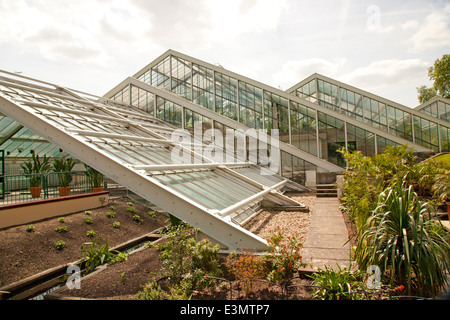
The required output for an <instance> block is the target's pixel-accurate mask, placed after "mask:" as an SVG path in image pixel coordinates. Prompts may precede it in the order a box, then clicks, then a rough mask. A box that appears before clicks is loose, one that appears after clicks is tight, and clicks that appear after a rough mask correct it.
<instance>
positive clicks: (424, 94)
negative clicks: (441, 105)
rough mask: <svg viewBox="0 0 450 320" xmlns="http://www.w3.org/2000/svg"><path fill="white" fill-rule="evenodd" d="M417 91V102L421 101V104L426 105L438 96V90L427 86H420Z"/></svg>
mask: <svg viewBox="0 0 450 320" xmlns="http://www.w3.org/2000/svg"><path fill="white" fill-rule="evenodd" d="M416 89H417V94H418V95H417V100H419V102H420V103H425V102H427V101H428V100H430V99H431V98H434V97H435V96H436V94H437V92H436V89H434V88H427V86H420V87H418V88H416Z"/></svg>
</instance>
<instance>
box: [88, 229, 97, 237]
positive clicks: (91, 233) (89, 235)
mask: <svg viewBox="0 0 450 320" xmlns="http://www.w3.org/2000/svg"><path fill="white" fill-rule="evenodd" d="M86 236H88V237H89V238H94V237H95V231H94V230H89V231H88V232H86Z"/></svg>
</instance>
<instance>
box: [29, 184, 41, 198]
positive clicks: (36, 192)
mask: <svg viewBox="0 0 450 320" xmlns="http://www.w3.org/2000/svg"><path fill="white" fill-rule="evenodd" d="M41 191H42V187H30V193H31V197H32V198H40V197H41Z"/></svg>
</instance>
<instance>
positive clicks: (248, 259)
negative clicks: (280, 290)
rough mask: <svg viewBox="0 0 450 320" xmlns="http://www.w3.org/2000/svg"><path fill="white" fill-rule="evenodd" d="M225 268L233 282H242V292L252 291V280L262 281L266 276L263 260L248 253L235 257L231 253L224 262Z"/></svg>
mask: <svg viewBox="0 0 450 320" xmlns="http://www.w3.org/2000/svg"><path fill="white" fill-rule="evenodd" d="M225 266H226V267H227V270H228V271H229V272H230V273H231V275H232V276H233V278H234V279H235V280H239V281H243V282H244V284H245V285H244V291H245V293H246V294H248V293H249V292H250V291H251V290H252V283H253V281H252V280H255V279H263V278H265V276H266V271H267V270H266V267H265V258H264V257H263V256H259V255H255V254H252V253H249V252H245V253H244V254H240V255H237V254H236V253H235V252H232V253H231V254H230V255H228V257H227V258H226V260H225Z"/></svg>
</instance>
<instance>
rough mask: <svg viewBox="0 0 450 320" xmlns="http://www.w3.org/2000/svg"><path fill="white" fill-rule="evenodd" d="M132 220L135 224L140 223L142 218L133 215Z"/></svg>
mask: <svg viewBox="0 0 450 320" xmlns="http://www.w3.org/2000/svg"><path fill="white" fill-rule="evenodd" d="M133 220H134V221H136V222H141V221H142V218H141V216H140V215H138V214H135V215H134V216H133Z"/></svg>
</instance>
